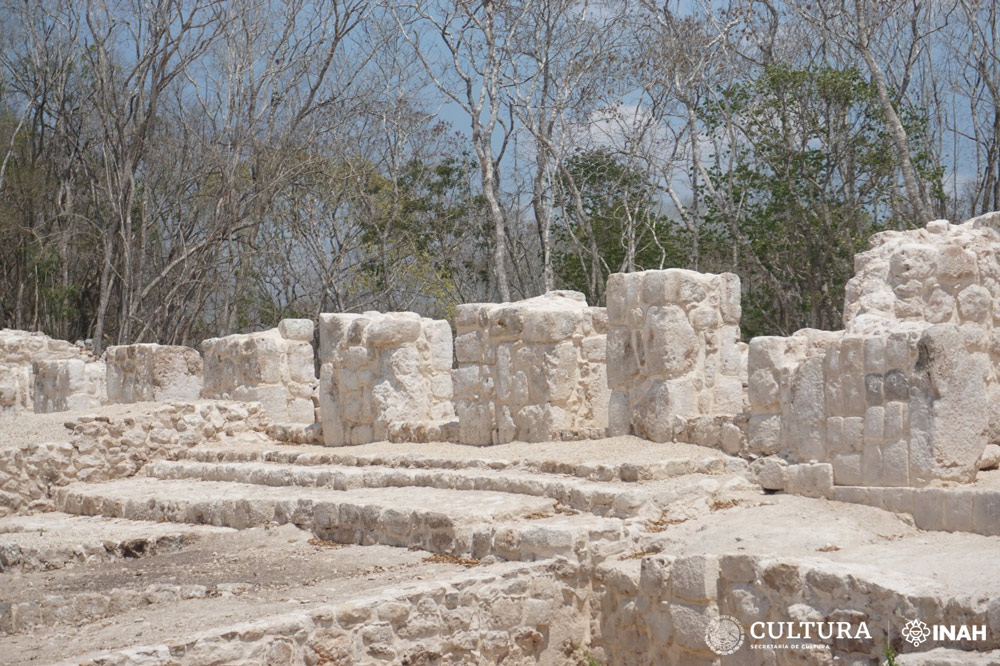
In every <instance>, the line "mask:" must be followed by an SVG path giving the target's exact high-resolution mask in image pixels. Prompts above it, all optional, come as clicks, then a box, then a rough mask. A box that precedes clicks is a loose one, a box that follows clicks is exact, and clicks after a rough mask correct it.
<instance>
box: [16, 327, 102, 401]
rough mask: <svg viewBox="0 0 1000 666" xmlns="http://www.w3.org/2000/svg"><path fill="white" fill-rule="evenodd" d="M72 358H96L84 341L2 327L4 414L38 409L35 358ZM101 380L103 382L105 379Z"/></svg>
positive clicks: (84, 360)
mask: <svg viewBox="0 0 1000 666" xmlns="http://www.w3.org/2000/svg"><path fill="white" fill-rule="evenodd" d="M69 359H78V360H81V361H83V362H84V363H92V362H94V361H95V360H96V359H95V358H94V356H93V355H92V354H91V353H90V352H89V351H88V350H87V349H85V348H84V347H83V346H82V343H77V344H72V343H70V342H67V341H65V340H56V339H54V338H50V337H49V336H47V335H45V334H44V333H41V332H31V331H19V330H14V329H7V328H3V329H0V414H3V413H13V412H20V411H32V410H33V409H34V404H33V401H34V393H35V373H34V368H33V363H34V362H35V361H49V360H69ZM97 381H98V382H99V383H101V384H103V380H102V379H98V380H97ZM46 409H48V408H46Z"/></svg>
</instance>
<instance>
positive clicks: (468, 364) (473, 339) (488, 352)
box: [454, 291, 608, 445]
mask: <svg viewBox="0 0 1000 666" xmlns="http://www.w3.org/2000/svg"><path fill="white" fill-rule="evenodd" d="M455 326H456V328H457V337H456V338H455V356H456V358H457V359H458V368H457V369H456V370H455V373H454V385H455V408H456V411H457V412H458V420H459V440H460V441H462V442H463V443H467V444H477V445H489V444H498V443H504V442H510V441H514V440H520V441H526V442H543V441H552V440H572V439H586V438H592V437H602V436H604V434H605V430H606V428H607V423H608V387H607V378H606V367H607V364H606V362H605V359H606V332H607V318H606V311H605V309H604V308H596V307H589V306H588V305H587V302H586V300H584V298H583V295H582V294H579V293H577V292H572V291H556V292H549V293H548V294H546V295H544V296H539V297H536V298H530V299H527V300H523V301H518V302H516V303H499V304H496V303H471V304H466V305H460V306H458V308H457V310H456V312H455Z"/></svg>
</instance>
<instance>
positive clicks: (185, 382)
mask: <svg viewBox="0 0 1000 666" xmlns="http://www.w3.org/2000/svg"><path fill="white" fill-rule="evenodd" d="M107 367H108V401H109V402H111V403H132V402H146V401H151V402H167V401H171V400H182V401H183V400H197V399H198V398H199V396H200V395H201V389H202V377H201V375H202V362H201V355H199V354H198V352H197V351H196V350H194V349H191V348H190V347H178V346H170V345H156V344H137V345H124V346H120V347H108V351H107Z"/></svg>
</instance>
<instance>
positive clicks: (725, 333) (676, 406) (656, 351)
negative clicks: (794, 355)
mask: <svg viewBox="0 0 1000 666" xmlns="http://www.w3.org/2000/svg"><path fill="white" fill-rule="evenodd" d="M607 299H608V322H609V330H608V336H607V365H608V369H607V373H608V384H609V386H610V387H611V388H612V389H613V390H615V391H616V392H621V393H622V394H624V396H623V397H621V398H615V400H616V401H617V402H616V410H617V409H618V408H619V407H620V406H623V405H625V404H626V403H627V404H628V405H629V406H630V410H631V411H630V413H629V414H628V420H627V423H628V432H630V433H632V434H635V435H638V436H640V437H646V438H648V439H652V440H654V441H671V440H673V439H675V438H677V437H679V436H686V433H689V432H693V431H690V429H688V428H686V427H684V426H683V423H684V422H685V421H686V420H687V419H695V418H698V417H709V416H715V415H723V416H730V417H731V416H735V415H737V414H742V413H743V412H744V411H745V403H746V401H747V396H746V388H745V384H746V381H747V373H746V362H745V356H744V353H743V351H744V348H743V347H742V346H741V343H740V342H739V337H740V332H739V317H740V282H739V278H738V277H737V276H736V275H732V274H723V275H709V274H703V273H697V272H695V271H689V270H683V269H669V270H664V271H644V272H639V273H629V274H615V275H612V276H611V277H610V278H609V279H608V290H607ZM769 381H770V379H769V378H768V377H767V376H766V375H765V374H761V375H759V376H758V377H756V378H751V380H750V384H751V394H752V395H751V398H750V399H751V400H755V399H757V400H763V401H767V400H768V399H769V393H768V390H769V388H770V386H769ZM770 397H773V396H770ZM622 416H623V414H622V412H621V411H617V412H616V414H615V415H614V416H613V417H612V419H611V422H612V423H613V427H614V432H625V423H626V420H625V419H624V418H622ZM720 434H721V431H720ZM712 445H713V446H717V447H720V446H721V445H722V443H721V441H719V440H718V439H717V440H716V441H715V442H713V443H712ZM732 445H733V444H732V442H730V446H732Z"/></svg>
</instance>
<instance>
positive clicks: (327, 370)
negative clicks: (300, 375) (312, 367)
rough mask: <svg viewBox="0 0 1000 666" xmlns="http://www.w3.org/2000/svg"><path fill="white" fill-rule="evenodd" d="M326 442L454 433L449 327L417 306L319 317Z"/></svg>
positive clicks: (423, 437)
mask: <svg viewBox="0 0 1000 666" xmlns="http://www.w3.org/2000/svg"><path fill="white" fill-rule="evenodd" d="M320 363H321V364H322V365H321V366H320V419H321V421H322V424H323V439H324V442H325V443H326V444H327V446H342V445H345V444H365V443H367V442H374V441H383V440H391V441H423V442H426V441H442V440H454V439H455V438H456V435H457V432H456V424H455V423H454V421H455V412H454V407H453V406H452V403H451V398H452V384H451V365H452V338H451V327H450V326H449V325H448V322H446V321H443V320H435V319H428V318H427V317H421V316H420V315H418V314H416V313H413V312H390V313H384V314H383V313H379V312H365V313H364V314H360V315H359V314H321V315H320Z"/></svg>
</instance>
